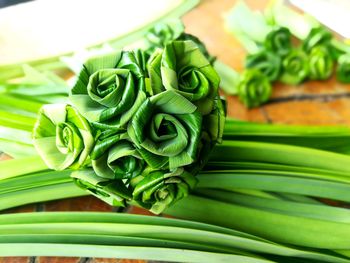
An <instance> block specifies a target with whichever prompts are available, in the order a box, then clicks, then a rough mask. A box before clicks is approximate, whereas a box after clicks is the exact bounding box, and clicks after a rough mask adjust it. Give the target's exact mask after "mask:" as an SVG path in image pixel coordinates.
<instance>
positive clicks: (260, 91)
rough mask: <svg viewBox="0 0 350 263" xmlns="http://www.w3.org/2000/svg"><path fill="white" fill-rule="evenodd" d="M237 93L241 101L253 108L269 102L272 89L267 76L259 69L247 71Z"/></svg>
mask: <svg viewBox="0 0 350 263" xmlns="http://www.w3.org/2000/svg"><path fill="white" fill-rule="evenodd" d="M237 91H238V97H239V100H240V101H241V102H243V104H244V105H245V106H247V107H248V108H252V107H257V106H259V105H261V104H263V103H265V102H266V101H268V99H269V98H270V96H271V93H272V87H271V84H270V81H269V79H268V77H267V76H266V75H264V74H263V73H261V72H260V71H259V70H257V69H247V70H245V71H244V72H243V73H242V75H241V77H240V80H239V83H238V86H237Z"/></svg>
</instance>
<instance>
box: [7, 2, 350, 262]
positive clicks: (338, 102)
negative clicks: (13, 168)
mask: <svg viewBox="0 0 350 263" xmlns="http://www.w3.org/2000/svg"><path fill="white" fill-rule="evenodd" d="M235 2H236V1H235V0H203V1H202V2H201V3H200V5H199V6H197V8H195V9H194V10H192V11H190V12H189V13H188V14H186V15H185V16H184V18H183V21H184V23H185V25H186V31H187V32H188V33H191V34H194V35H196V36H198V37H199V38H200V39H201V40H203V42H204V43H205V44H206V46H207V48H208V49H209V51H210V52H211V53H212V54H213V55H215V56H217V58H218V59H220V60H221V61H223V62H225V63H226V64H228V65H230V66H232V67H233V68H234V69H236V70H238V71H241V70H242V69H243V60H244V57H245V51H244V48H243V47H241V46H240V44H239V42H238V41H237V40H236V39H235V38H234V37H233V36H232V35H230V34H229V33H227V32H225V29H224V26H223V18H222V17H223V13H224V12H225V11H226V10H228V9H230V8H231V7H232V6H233V5H234V4H235ZM246 2H247V3H248V4H249V6H251V7H252V8H254V9H262V8H264V6H265V5H266V3H267V1H265V0H264V1H263V0H246ZM227 99H228V105H229V107H228V114H229V115H230V116H232V117H235V118H238V119H243V120H249V121H256V122H268V123H284V124H309V125H312V124H317V125H336V124H345V125H350V85H341V84H339V83H336V81H335V79H334V78H332V79H331V80H329V81H322V82H318V81H310V82H307V83H304V84H302V85H300V86H297V87H292V86H284V85H282V84H276V85H275V86H274V92H273V96H272V100H271V101H270V102H269V103H268V104H266V105H264V106H262V107H260V108H256V109H251V110H247V109H246V108H245V107H244V106H243V105H242V104H241V103H240V102H239V101H238V100H237V98H235V97H227ZM30 211H105V212H107V211H108V212H110V211H118V210H117V209H115V208H111V207H110V206H108V205H107V204H105V203H103V202H101V201H99V200H97V199H96V198H94V197H91V196H90V197H82V198H73V199H67V200H60V201H53V202H47V203H41V204H36V205H27V206H23V207H20V208H17V209H11V210H7V211H5V212H30ZM127 212H130V213H137V214H149V213H148V212H147V211H145V210H142V209H139V208H134V207H131V208H128V211H127ZM5 262H6V263H29V262H30V263H34V262H35V263H56V262H57V263H83V262H84V263H85V262H88V263H117V262H118V263H141V262H142V263H144V262H145V261H142V260H123V259H100V258H55V257H31V258H23V257H22V258H20V257H18V258H0V263H5Z"/></svg>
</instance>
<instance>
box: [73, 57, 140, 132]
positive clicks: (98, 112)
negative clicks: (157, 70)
mask: <svg viewBox="0 0 350 263" xmlns="http://www.w3.org/2000/svg"><path fill="white" fill-rule="evenodd" d="M144 63H145V58H144V54H143V53H142V52H140V51H138V52H129V51H116V52H114V53H111V54H108V55H104V56H99V57H95V58H91V59H89V60H88V61H87V62H86V63H85V64H84V66H83V69H82V70H81V72H80V74H79V76H78V79H77V82H76V84H75V85H74V87H73V89H72V91H71V96H70V98H71V101H72V102H73V104H74V105H75V106H76V107H77V108H78V110H79V111H80V112H81V113H82V114H83V115H84V116H85V117H86V118H87V119H88V120H89V121H90V122H93V123H97V124H98V125H101V124H104V125H108V126H113V127H121V126H123V125H125V124H126V123H127V122H128V120H129V119H130V118H131V116H132V115H133V113H134V112H135V111H136V109H137V108H138V107H139V106H140V105H141V103H142V102H143V100H144V99H145V97H146V94H145V89H146V88H145V76H144V69H143V67H144Z"/></svg>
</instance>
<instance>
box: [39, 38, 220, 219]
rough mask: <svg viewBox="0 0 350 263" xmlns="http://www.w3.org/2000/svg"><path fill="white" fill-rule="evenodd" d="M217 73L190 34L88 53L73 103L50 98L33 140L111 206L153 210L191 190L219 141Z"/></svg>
mask: <svg viewBox="0 0 350 263" xmlns="http://www.w3.org/2000/svg"><path fill="white" fill-rule="evenodd" d="M218 86H219V77H218V75H217V73H216V71H215V70H214V68H213V67H212V65H211V63H210V61H209V60H208V59H207V57H206V56H205V55H204V54H203V53H202V52H201V50H200V48H199V47H198V45H197V44H196V43H195V42H193V41H191V40H184V41H183V40H181V41H180V40H178V41H170V42H169V43H167V44H166V45H165V47H164V48H162V49H155V50H153V51H152V52H149V51H148V52H147V51H141V50H136V51H115V52H114V53H111V54H108V55H104V56H98V57H94V58H91V59H89V60H88V61H87V62H86V63H85V64H84V65H83V68H82V70H81V72H80V74H79V75H78V77H77V81H76V84H75V85H74V87H73V88H72V90H71V94H70V100H71V103H72V105H73V106H72V105H65V104H57V105H45V106H43V108H42V109H41V112H40V115H39V118H38V120H37V123H36V126H35V128H34V133H33V134H34V144H35V147H36V149H37V151H38V152H39V154H40V155H41V157H42V158H43V160H44V161H45V162H46V164H47V165H48V167H49V168H51V169H57V170H63V169H67V168H71V169H74V170H76V171H74V172H73V173H72V177H73V178H75V182H76V183H77V185H78V186H80V187H82V188H84V189H86V190H88V191H89V192H91V193H92V194H94V195H95V196H97V197H99V198H101V199H102V200H104V201H106V202H108V203H109V204H111V205H118V206H122V205H125V202H127V201H136V202H137V203H138V204H139V205H141V206H143V207H145V208H147V209H149V210H151V211H152V212H154V213H160V212H162V211H163V210H164V209H165V208H166V207H167V206H169V205H170V204H172V203H174V202H176V201H177V200H179V199H181V198H183V197H185V196H186V195H187V194H188V192H189V191H190V190H191V189H193V188H194V186H195V184H196V181H197V180H196V178H195V174H196V173H197V172H198V171H199V170H200V169H201V168H202V167H203V165H204V164H205V163H206V160H207V158H208V155H209V153H210V151H211V149H212V148H213V146H214V145H215V144H216V143H217V142H219V141H220V140H221V137H222V133H223V125H224V121H225V107H224V105H223V102H222V100H221V99H220V97H219V95H218Z"/></svg>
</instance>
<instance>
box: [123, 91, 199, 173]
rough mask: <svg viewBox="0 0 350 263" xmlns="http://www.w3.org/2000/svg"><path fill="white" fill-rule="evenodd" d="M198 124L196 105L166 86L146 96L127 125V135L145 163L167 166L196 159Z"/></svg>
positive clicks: (183, 163) (180, 164)
mask: <svg viewBox="0 0 350 263" xmlns="http://www.w3.org/2000/svg"><path fill="white" fill-rule="evenodd" d="M201 127H202V116H201V114H200V113H199V111H198V109H197V107H196V106H195V105H194V104H192V103H191V102H190V101H189V100H187V99H186V98H185V97H183V96H182V95H180V94H179V93H177V92H175V91H172V90H169V91H164V92H162V93H159V94H157V95H154V96H152V97H149V98H147V99H146V100H145V101H144V102H143V104H142V105H141V106H140V107H139V109H138V110H137V112H136V113H135V115H134V116H133V118H132V119H131V120H130V122H129V125H128V135H129V136H130V138H131V140H132V141H133V143H134V144H135V145H136V147H137V148H138V151H139V153H140V154H141V156H142V158H143V159H144V160H145V161H146V163H147V164H148V165H149V166H151V167H152V168H154V169H160V168H167V167H169V168H170V169H171V170H173V169H175V168H177V167H182V166H185V165H189V164H191V163H193V162H194V161H195V160H196V155H197V147H198V142H199V139H200V133H201Z"/></svg>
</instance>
